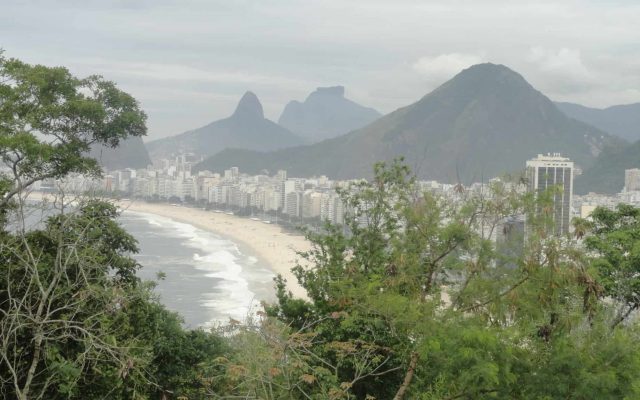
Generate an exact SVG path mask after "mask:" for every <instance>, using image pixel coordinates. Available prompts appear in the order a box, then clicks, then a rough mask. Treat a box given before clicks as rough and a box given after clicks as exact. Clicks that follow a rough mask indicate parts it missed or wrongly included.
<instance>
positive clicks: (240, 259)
mask: <svg viewBox="0 0 640 400" xmlns="http://www.w3.org/2000/svg"><path fill="white" fill-rule="evenodd" d="M127 214H128V215H130V216H134V217H137V218H140V219H143V220H144V221H145V222H146V223H148V224H149V225H151V226H153V229H154V230H157V231H158V232H157V233H161V234H162V236H165V237H168V238H175V239H176V240H177V241H178V242H179V245H181V246H182V247H183V248H185V247H186V248H189V249H192V250H193V253H192V256H191V260H180V263H184V262H188V263H189V265H191V266H192V267H193V268H194V269H196V270H199V271H202V272H203V273H204V276H205V277H208V278H211V282H212V287H211V288H210V291H207V292H204V293H200V296H199V297H200V300H199V304H198V305H199V306H200V307H202V308H205V309H208V310H209V311H210V312H209V314H210V315H211V317H212V318H211V319H209V320H208V321H207V322H205V323H204V324H202V325H204V326H209V325H214V324H216V323H221V322H222V323H224V322H228V320H229V318H233V319H236V320H244V319H245V317H246V316H247V314H248V313H249V312H250V310H254V311H255V310H256V309H258V308H259V307H260V306H259V299H257V296H256V293H254V292H253V291H252V290H251V288H250V282H249V280H253V279H255V280H256V281H257V282H260V283H263V284H264V282H265V281H270V280H271V279H272V277H273V274H272V273H271V272H270V271H265V270H264V269H260V268H254V267H255V266H256V264H257V262H258V259H257V258H256V257H253V256H249V255H246V254H243V253H242V252H241V251H240V248H239V247H238V246H237V245H236V244H235V243H234V242H232V241H230V240H227V239H224V238H221V237H219V236H217V235H215V234H213V233H211V232H207V231H205V230H202V229H200V228H197V227H195V226H193V225H189V224H186V223H182V222H178V221H175V220H173V219H171V218H167V217H163V216H160V215H156V214H148V213H142V212H137V211H129V210H127V211H125V216H126V215H127ZM170 258H172V257H170ZM159 261H160V263H161V264H165V265H166V264H167V263H168V262H178V260H177V259H175V260H170V259H163V260H159ZM248 266H251V267H252V268H250V269H249V268H246V267H248ZM143 267H144V266H143ZM184 306H186V307H188V306H189V305H184ZM191 306H193V305H191ZM177 311H179V310H177Z"/></svg>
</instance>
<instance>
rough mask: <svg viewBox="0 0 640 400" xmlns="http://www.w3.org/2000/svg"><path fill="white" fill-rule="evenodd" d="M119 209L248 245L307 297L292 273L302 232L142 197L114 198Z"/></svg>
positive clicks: (302, 247)
mask: <svg viewBox="0 0 640 400" xmlns="http://www.w3.org/2000/svg"><path fill="white" fill-rule="evenodd" d="M29 198H30V199H32V200H41V199H42V198H43V195H42V194H41V193H35V192H34V193H31V194H30V195H29ZM115 204H116V205H118V206H119V207H120V208H121V209H122V210H124V211H126V210H130V211H135V212H142V213H149V214H156V215H160V216H163V217H166V218H171V219H173V220H175V221H178V222H182V223H186V224H190V225H193V226H195V227H198V228H200V229H203V230H206V231H209V232H212V233H214V234H216V235H219V236H222V237H224V238H227V239H230V240H231V241H233V242H236V243H238V244H240V245H243V246H245V247H246V248H248V249H249V250H250V251H251V252H252V253H254V255H255V256H256V257H258V258H260V259H261V260H262V261H264V262H265V263H266V264H267V265H268V266H269V267H270V268H271V269H272V270H273V272H274V273H275V274H280V275H282V276H283V277H284V278H285V279H286V280H287V287H288V288H289V290H290V291H291V293H292V294H293V295H294V296H295V297H298V298H306V292H305V290H304V289H303V288H302V287H301V286H300V285H298V283H297V279H296V278H295V276H294V275H293V273H291V268H293V267H294V266H295V265H296V263H297V262H298V261H300V262H302V261H304V260H302V259H301V257H300V256H298V254H296V252H297V251H307V250H309V249H310V247H311V246H310V243H309V242H308V241H307V240H306V239H305V238H304V236H303V235H294V234H290V233H287V232H284V231H283V230H282V228H281V227H280V226H278V225H275V224H266V223H264V222H262V221H255V220H251V219H248V218H241V217H236V216H233V215H227V214H224V213H215V212H213V211H205V210H202V209H199V208H191V207H183V206H173V205H170V204H166V203H147V202H144V201H141V200H130V201H127V200H125V201H116V202H115Z"/></svg>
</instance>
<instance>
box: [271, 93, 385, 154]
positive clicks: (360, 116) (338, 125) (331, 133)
mask: <svg viewBox="0 0 640 400" xmlns="http://www.w3.org/2000/svg"><path fill="white" fill-rule="evenodd" d="M381 116H382V114H380V113H379V112H378V111H376V110H374V109H373V108H369V107H364V106H361V105H360V104H357V103H355V102H354V101H351V100H349V99H347V98H345V97H344V87H343V86H333V87H319V88H317V89H316V90H315V91H314V92H313V93H311V94H309V96H308V97H307V98H306V99H305V101H304V102H299V101H297V100H293V101H290V102H289V103H288V104H287V105H286V107H285V108H284V110H283V112H282V115H281V116H280V118H279V119H278V123H279V124H280V125H282V126H284V127H285V128H287V129H289V130H290V131H292V132H294V133H296V134H298V135H300V136H302V137H304V138H306V139H308V140H309V141H310V142H319V141H321V140H324V139H330V138H333V137H336V136H340V135H343V134H345V133H348V132H350V131H352V130H354V129H358V128H362V127H363V126H365V125H367V124H369V123H371V122H373V121H374V120H376V119H378V118H379V117H381Z"/></svg>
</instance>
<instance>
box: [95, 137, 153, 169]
mask: <svg viewBox="0 0 640 400" xmlns="http://www.w3.org/2000/svg"><path fill="white" fill-rule="evenodd" d="M90 155H91V157H93V158H95V159H96V160H98V162H99V163H100V165H102V167H103V168H105V169H108V170H115V169H124V168H134V169H137V168H145V167H146V166H147V165H149V164H151V159H150V158H149V153H148V152H147V148H146V147H145V146H144V143H143V142H142V138H140V137H137V136H134V137H130V138H128V139H126V140H123V141H121V142H120V146H118V147H116V148H111V147H107V146H93V147H92V148H91V153H90Z"/></svg>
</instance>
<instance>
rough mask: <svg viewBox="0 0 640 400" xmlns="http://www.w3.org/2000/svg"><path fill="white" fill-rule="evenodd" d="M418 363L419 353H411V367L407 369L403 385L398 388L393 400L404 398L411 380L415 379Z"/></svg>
mask: <svg viewBox="0 0 640 400" xmlns="http://www.w3.org/2000/svg"><path fill="white" fill-rule="evenodd" d="M417 365H418V353H416V352H414V353H412V354H411V361H409V369H407V373H406V374H405V376H404V380H403V381H402V385H400V388H398V391H397V392H396V395H395V396H394V398H393V400H402V399H403V398H404V395H405V394H406V392H407V389H409V385H410V384H411V380H412V379H413V374H414V372H415V371H416V366H417Z"/></svg>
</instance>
